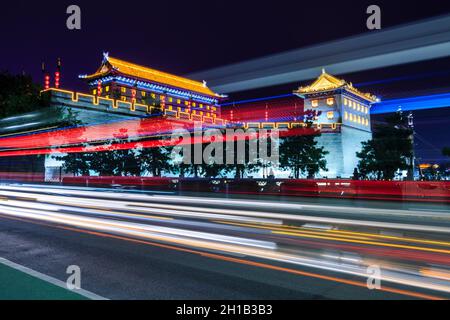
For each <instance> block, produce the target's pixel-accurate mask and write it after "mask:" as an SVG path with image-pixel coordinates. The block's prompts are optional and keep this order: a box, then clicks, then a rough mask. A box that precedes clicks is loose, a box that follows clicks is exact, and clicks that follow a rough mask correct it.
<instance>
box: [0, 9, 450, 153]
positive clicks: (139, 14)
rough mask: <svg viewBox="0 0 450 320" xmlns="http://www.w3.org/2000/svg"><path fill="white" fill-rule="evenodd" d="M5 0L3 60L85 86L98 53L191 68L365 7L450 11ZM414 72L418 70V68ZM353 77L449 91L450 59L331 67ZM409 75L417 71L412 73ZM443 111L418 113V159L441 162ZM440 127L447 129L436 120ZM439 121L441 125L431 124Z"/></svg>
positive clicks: (319, 31) (0, 19)
mask: <svg viewBox="0 0 450 320" xmlns="http://www.w3.org/2000/svg"><path fill="white" fill-rule="evenodd" d="M421 3H422V4H421V5H420V6H418V5H414V3H413V2H411V1H397V0H396V1H393V0H390V1H372V0H371V1H365V0H358V1H300V0H298V1H281V0H278V1H267V2H265V1H253V0H240V1H230V0H227V1H218V0H215V1H120V2H119V1H109V2H107V1H92V0H91V1H58V2H56V1H39V2H31V1H19V0H16V1H2V3H1V5H0V40H1V42H2V43H1V46H0V58H1V59H0V69H4V70H8V71H10V72H13V73H18V72H26V73H29V74H31V75H32V76H33V78H34V79H35V81H41V73H40V64H41V61H46V62H47V63H48V64H51V65H52V67H53V65H54V64H55V61H56V58H57V57H61V58H62V61H63V79H62V86H63V87H65V88H67V89H75V90H85V88H86V87H85V86H84V84H83V83H82V82H81V81H80V80H78V75H79V74H86V73H91V72H93V71H95V70H96V68H97V67H98V66H99V64H100V62H101V59H102V52H103V51H109V52H110V55H111V56H115V57H118V58H121V59H124V60H129V61H132V62H135V63H139V64H143V65H146V66H149V67H152V68H156V69H160V70H163V71H167V72H171V73H175V74H180V75H183V74H186V73H190V72H193V71H199V70H202V69H208V68H212V67H217V66H220V65H224V64H228V63H233V62H239V61H242V60H245V59H251V58H256V57H260V56H264V55H268V54H272V53H277V52H281V51H284V50H288V49H296V48H300V47H303V46H306V45H311V44H316V43H320V42H324V41H329V40H333V39H339V38H343V37H348V36H352V35H356V34H360V33H364V32H367V29H366V19H367V14H366V13H365V12H366V8H367V7H368V6H369V5H371V4H377V5H379V6H380V7H381V9H382V27H383V28H387V27H390V26H394V25H398V24H402V23H408V22H412V21H416V20H419V19H425V18H429V17H433V16H437V15H443V14H449V13H450V1H448V0H447V1H437V0H428V1H426V2H425V1H423V2H421ZM71 4H77V5H79V6H80V7H81V10H82V30H81V31H70V30H68V29H67V28H66V19H67V14H66V8H67V7H68V6H69V5H71ZM417 75H421V76H420V77H419V78H417V77H415V76H417ZM338 76H339V77H342V78H345V79H348V80H349V81H352V82H353V83H355V84H357V83H364V82H370V81H374V80H380V79H386V78H396V77H404V76H411V79H412V80H403V81H397V82H392V83H386V84H376V85H370V86H368V87H367V88H366V87H362V88H361V89H365V90H367V89H368V90H369V91H371V92H373V93H375V94H377V95H379V96H381V97H383V98H390V97H402V96H408V95H414V94H421V93H427V92H450V59H449V58H446V59H439V60H435V61H430V62H422V63H416V64H410V65H404V66H397V67H392V68H384V69H382V70H374V71H366V72H363V73H355V74H349V75H338ZM413 77H414V78H413ZM206 80H207V79H206ZM298 85H300V84H298V83H297V84H289V85H285V86H280V87H275V88H271V89H264V90H262V91H261V90H258V91H254V92H245V93H240V94H235V95H233V96H231V97H230V98H231V100H233V99H240V98H244V97H245V98H247V97H254V96H265V95H271V94H277V93H285V92H290V91H292V89H294V88H295V87H298ZM449 117H450V111H449V110H448V109H441V110H432V111H422V112H418V113H417V114H416V119H417V120H416V123H417V130H418V131H419V130H420V132H419V133H420V135H421V136H422V137H423V139H424V141H427V142H426V143H423V146H419V147H418V152H419V153H420V157H421V158H422V159H423V160H424V161H443V160H444V158H443V157H442V156H441V155H440V154H439V150H440V148H442V146H444V145H446V144H447V145H450V138H449V137H450V120H448V119H449ZM444 127H445V128H446V130H444V129H443V128H444ZM437 128H440V129H437Z"/></svg>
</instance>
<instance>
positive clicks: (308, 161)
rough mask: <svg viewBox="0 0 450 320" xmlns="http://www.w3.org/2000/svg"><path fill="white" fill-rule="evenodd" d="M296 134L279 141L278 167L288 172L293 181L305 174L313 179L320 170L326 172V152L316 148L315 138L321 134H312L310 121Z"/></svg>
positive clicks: (321, 148) (323, 149)
mask: <svg viewBox="0 0 450 320" xmlns="http://www.w3.org/2000/svg"><path fill="white" fill-rule="evenodd" d="M297 130H298V129H297ZM302 131H303V132H302ZM298 133H299V134H296V135H293V136H288V137H285V138H283V139H282V140H281V144H280V166H281V168H283V169H288V170H290V171H291V172H292V176H293V177H294V178H295V179H298V178H300V176H301V175H305V174H306V175H307V177H308V178H314V176H315V175H316V174H317V173H318V172H319V171H320V170H327V161H326V160H325V156H326V155H327V154H328V151H326V150H325V148H324V147H319V146H318V142H317V138H318V137H320V135H321V134H320V132H315V133H312V122H311V121H307V122H306V127H305V128H304V130H299V132H298Z"/></svg>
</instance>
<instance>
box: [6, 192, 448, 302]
mask: <svg viewBox="0 0 450 320" xmlns="http://www.w3.org/2000/svg"><path fill="white" fill-rule="evenodd" d="M0 197H1V200H0V214H1V215H2V216H4V217H9V218H12V219H26V220H32V221H35V222H38V223H44V224H50V225H54V226H59V227H62V228H69V229H74V228H75V229H74V230H79V229H82V230H81V231H80V230H79V231H80V232H89V233H92V234H97V233H98V234H99V235H100V234H102V235H106V236H107V237H119V238H120V237H126V238H131V239H135V240H136V241H147V240H150V241H153V242H155V243H158V244H159V245H169V246H175V247H178V248H179V247H181V248H186V249H187V248H189V250H193V251H194V252H196V253H199V254H201V255H204V256H208V255H213V256H214V255H216V256H220V255H223V254H226V255H232V256H236V255H237V256H240V257H248V258H249V259H258V260H263V261H265V262H264V263H261V262H255V261H251V260H247V259H243V258H242V259H238V260H242V261H240V262H239V263H244V264H249V265H252V264H255V266H259V267H263V266H264V267H265V268H269V269H273V270H277V268H278V267H277V266H274V265H272V263H275V262H277V263H283V264H287V265H291V266H292V267H289V268H285V270H283V269H279V271H285V272H291V273H296V272H299V275H300V274H303V275H307V274H308V272H306V271H301V270H297V269H295V268H312V269H315V270H318V272H332V273H335V274H340V275H342V277H343V278H342V277H330V279H328V280H332V281H335V280H336V281H338V282H341V283H348V284H352V285H357V284H356V283H359V284H361V282H358V281H356V282H352V281H350V280H347V279H345V277H349V276H350V277H358V278H363V279H365V278H367V277H368V275H367V273H366V269H367V267H369V266H370V265H372V264H373V263H376V264H377V265H379V266H380V267H381V269H382V270H383V272H382V281H383V283H384V282H386V283H392V284H395V285H400V286H407V287H410V288H416V290H426V291H438V292H441V293H445V294H450V277H449V276H448V275H450V272H449V270H450V250H448V249H447V248H449V247H450V242H449V241H446V239H448V237H444V235H443V233H442V231H443V230H444V229H443V228H444V227H440V228H439V227H435V226H430V225H427V224H421V225H417V224H416V225H413V224H401V225H402V228H403V230H404V232H406V234H405V236H404V237H403V236H389V235H383V234H379V233H378V231H377V232H376V233H374V231H375V230H379V231H382V230H384V229H385V228H388V229H391V228H394V229H397V228H398V226H399V224H398V223H390V222H379V221H378V222H372V221H366V220H361V217H359V218H355V219H335V218H328V217H319V218H320V219H321V220H320V221H322V222H325V221H326V222H327V223H328V224H329V225H332V226H333V228H331V229H329V228H325V229H318V228H316V229H314V228H312V227H311V225H310V223H311V221H313V222H317V221H316V220H317V218H318V217H314V216H304V215H302V214H301V213H300V212H298V211H297V213H296V214H282V213H276V212H267V211H264V212H259V211H255V209H257V208H260V209H265V210H267V209H268V208H272V207H274V206H276V205H277V203H270V202H268V201H261V202H260V201H249V200H242V201H240V200H227V199H205V198H203V200H204V202H203V205H204V204H205V203H206V204H208V206H207V207H201V206H199V205H202V201H196V200H197V197H196V198H194V199H188V197H175V196H173V197H167V196H150V195H144V194H130V193H121V194H120V196H118V194H117V193H114V192H100V191H93V190H90V191H83V190H79V189H77V190H73V189H69V188H67V189H66V188H51V187H49V188H48V189H47V188H46V189H44V188H41V187H39V186H37V187H33V186H24V187H19V186H1V187H0ZM116 199H120V200H116ZM113 200H114V201H113ZM191 200H192V201H191ZM164 202H165V203H164ZM180 202H181V205H180V204H179V203H180ZM166 203H171V204H166ZM187 203H189V204H187ZM256 203H258V205H255V204H256ZM250 204H253V205H255V206H254V207H253V209H250ZM268 204H271V205H270V206H269V205H268ZM284 205H288V206H286V207H285V208H290V209H291V210H292V209H293V208H296V209H298V208H301V209H302V210H305V208H308V206H311V205H306V204H305V205H303V204H293V203H290V204H289V203H285V204H284ZM319 207H321V206H320V205H312V208H314V209H315V210H319ZM322 207H323V208H324V211H323V212H322V214H325V215H326V214H327V212H329V211H328V210H329V208H330V207H333V206H322ZM334 208H335V209H341V210H344V209H342V208H339V207H338V206H334ZM345 208H347V209H350V208H349V207H345ZM347 209H345V210H347ZM365 209H367V210H369V212H371V211H370V210H375V209H373V208H365ZM398 213H399V214H406V213H407V210H403V211H402V210H398ZM430 213H433V212H430ZM433 214H434V213H433ZM439 214H441V215H444V214H445V213H443V212H440V213H439ZM295 221H302V222H303V223H306V224H305V225H304V226H292V225H289V223H290V222H295ZM349 222H353V223H349ZM380 223H382V225H383V227H381V226H380V225H378V224H380ZM367 225H369V226H370V230H372V231H359V230H358V228H366V227H367ZM342 227H345V228H347V229H346V230H341V228H342ZM348 228H350V229H348ZM354 228H356V230H355V229H354ZM408 228H409V229H408ZM83 230H85V231H83ZM418 231H420V232H421V233H420V235H421V236H420V237H419V236H417V234H416V233H417V232H418ZM411 232H412V233H413V234H416V235H415V236H414V237H412V236H408V235H407V233H411ZM447 233H448V230H447V231H446V233H444V234H445V235H446V234H447ZM430 236H431V237H432V238H431V239H430ZM305 240H307V241H305ZM416 244H418V245H416ZM211 252H215V253H211ZM349 253H351V256H348V254H349ZM221 257H223V258H220V259H222V260H223V259H225V260H227V259H230V258H228V257H226V256H221ZM231 259H234V258H231ZM234 262H237V261H234ZM313 275H314V276H313ZM309 276H313V277H319V278H320V277H323V278H326V277H328V276H324V275H320V274H314V273H311V275H309ZM392 290H399V289H392ZM391 292H393V291H391ZM406 292H408V293H411V294H409V295H412V296H416V297H422V298H425V297H428V298H431V297H433V296H430V295H428V296H427V295H423V294H422V293H420V292H415V291H411V290H407V291H404V292H403V293H404V294H406ZM421 295H422V296H421Z"/></svg>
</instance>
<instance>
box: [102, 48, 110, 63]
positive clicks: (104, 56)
mask: <svg viewBox="0 0 450 320" xmlns="http://www.w3.org/2000/svg"><path fill="white" fill-rule="evenodd" d="M107 61H109V52H108V51H105V52H103V63H105V62H107Z"/></svg>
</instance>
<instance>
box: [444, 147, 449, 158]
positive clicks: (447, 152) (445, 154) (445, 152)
mask: <svg viewBox="0 0 450 320" xmlns="http://www.w3.org/2000/svg"><path fill="white" fill-rule="evenodd" d="M442 154H443V155H444V156H447V157H450V147H445V148H443V149H442Z"/></svg>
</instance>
